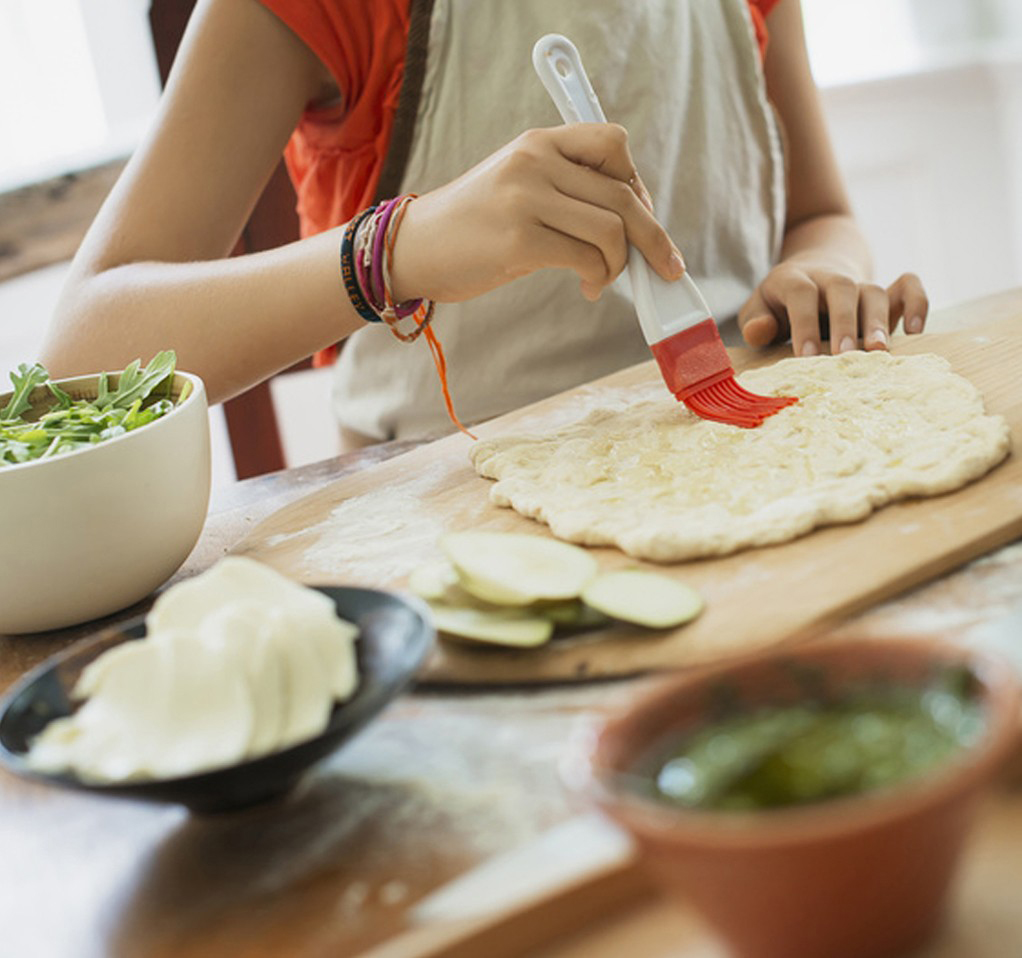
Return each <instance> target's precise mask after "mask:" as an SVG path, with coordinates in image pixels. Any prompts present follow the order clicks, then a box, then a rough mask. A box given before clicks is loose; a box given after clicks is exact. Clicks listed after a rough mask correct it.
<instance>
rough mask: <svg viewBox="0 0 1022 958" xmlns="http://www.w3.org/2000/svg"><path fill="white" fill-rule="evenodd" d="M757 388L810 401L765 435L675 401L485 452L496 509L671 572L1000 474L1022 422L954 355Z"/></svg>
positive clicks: (818, 361) (784, 369)
mask: <svg viewBox="0 0 1022 958" xmlns="http://www.w3.org/2000/svg"><path fill="white" fill-rule="evenodd" d="M740 380H741V382H742V384H743V385H744V386H745V387H746V388H747V389H751V390H752V391H753V392H757V393H760V394H764V395H795V396H798V397H799V400H800V401H799V402H798V403H796V404H795V405H793V406H790V407H788V408H787V409H785V410H783V411H781V412H780V413H778V414H777V415H775V416H772V417H771V418H770V419H768V420H767V421H766V422H765V423H764V424H763V425H762V426H760V427H759V428H757V429H740V428H736V427H734V426H725V425H721V424H719V423H713V422H707V421H705V420H702V419H698V418H696V417H695V416H694V415H693V414H692V413H690V412H689V411H688V410H687V409H685V408H684V406H682V405H681V404H680V403H678V402H676V401H675V400H674V399H663V400H655V401H642V402H636V403H634V404H633V405H630V406H628V407H626V408H623V409H598V410H596V411H594V412H592V413H591V414H590V415H589V416H587V417H586V418H585V419H583V420H581V421H580V422H578V423H575V424H574V425H572V426H570V427H567V428H565V429H562V430H560V431H558V432H555V433H552V434H550V435H546V436H533V437H519V438H515V437H509V438H502V439H495V440H490V441H484V442H479V443H476V445H475V446H474V447H473V450H472V462H473V464H474V465H475V468H476V471H477V472H478V473H479V474H480V475H482V476H485V477H488V478H491V479H496V480H497V483H496V484H495V485H494V486H493V488H492V489H491V490H490V498H491V500H492V501H493V502H495V503H497V504H498V505H501V506H510V507H512V508H513V509H515V510H516V511H518V512H520V513H521V514H522V515H524V516H530V517H532V518H534V519H538V520H539V521H541V522H545V523H547V524H548V525H549V526H550V529H551V531H552V532H553V533H554V535H556V536H557V537H559V538H561V539H567V540H569V541H572V542H580V543H583V544H585V545H614V546H617V547H619V548H620V549H622V550H623V551H624V552H626V553H628V554H629V555H632V556H636V557H639V558H642V559H650V560H653V561H656V562H676V561H680V560H684V559H693V558H697V557H700V556H715V555H726V554H728V553H730V552H736V551H738V550H740V549H745V548H749V547H750V546H760V545H766V544H769V543H776V542H784V541H786V540H788V539H794V538H796V537H797V536H801V535H804V534H805V533H807V532H809V531H810V530H811V529H814V528H815V527H817V526H821V525H828V524H832V523H839V522H854V521H856V520H858V519H862V518H864V517H865V516H867V515H869V514H870V513H871V512H872V511H873V510H874V509H879V508H880V507H881V506H884V505H886V504H887V503H889V502H893V501H895V500H897V499H904V498H906V497H908V496H934V495H939V494H940V493H943V492H949V491H951V490H953V489H957V488H959V487H960V486H963V485H965V484H966V483H968V482H970V481H971V480H973V479H977V478H979V477H980V476H982V475H983V474H984V473H986V472H987V471H989V470H990V469H991V468H992V467H993V466H995V465H996V464H997V463H998V462H1000V461H1001V460H1002V459H1003V458H1004V457H1005V456H1006V455H1007V453H1008V448H1009V444H1010V438H1009V431H1008V426H1007V423H1006V422H1005V420H1004V419H1003V418H1002V417H1000V416H988V415H986V414H985V412H984V410H983V401H982V398H981V396H980V394H979V392H978V391H977V390H976V388H975V387H974V386H973V385H972V384H971V383H970V382H968V380H966V379H963V378H962V377H961V376H959V375H957V374H956V373H954V372H952V371H951V367H950V364H949V363H948V362H947V361H946V360H945V359H943V358H942V357H940V356H935V355H929V354H927V355H921V356H891V355H889V354H888V353H885V352H870V353H865V352H851V353H844V354H842V355H840V356H834V357H832V356H819V357H815V358H811V359H785V360H781V361H780V362H778V363H775V364H774V365H773V366H769V367H766V368H763V369H756V370H752V371H749V372H747V373H745V374H744V375H742V376H741V377H740Z"/></svg>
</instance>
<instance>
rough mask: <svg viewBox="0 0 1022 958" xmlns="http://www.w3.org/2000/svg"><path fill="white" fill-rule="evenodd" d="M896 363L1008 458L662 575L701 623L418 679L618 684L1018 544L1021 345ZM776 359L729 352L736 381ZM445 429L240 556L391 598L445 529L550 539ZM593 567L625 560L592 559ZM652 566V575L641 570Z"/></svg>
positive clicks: (626, 386)
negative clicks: (925, 492) (943, 389)
mask: <svg viewBox="0 0 1022 958" xmlns="http://www.w3.org/2000/svg"><path fill="white" fill-rule="evenodd" d="M894 352H895V353H898V354H908V353H921V352H934V353H938V354H940V355H942V356H945V357H946V358H947V359H948V360H949V361H950V362H951V364H952V366H953V367H954V369H955V371H957V372H958V373H960V374H961V375H963V376H965V377H966V378H968V379H969V380H971V381H972V382H973V383H974V384H975V385H976V386H977V388H978V389H979V390H980V391H981V392H982V394H983V397H984V400H985V403H986V407H987V410H988V411H989V412H991V413H999V414H1001V415H1003V416H1005V417H1006V418H1007V420H1008V422H1009V423H1010V425H1011V429H1012V438H1013V447H1014V449H1015V450H1016V452H1013V453H1012V454H1011V455H1010V456H1009V457H1008V459H1006V460H1005V461H1004V462H1003V463H1002V464H1001V465H1000V466H998V467H997V468H995V469H994V471H993V472H991V473H990V474H988V475H987V476H985V477H984V478H983V479H980V480H979V481H977V482H975V483H972V484H971V485H969V486H966V487H965V488H964V489H961V490H959V491H958V492H955V493H952V494H950V495H945V496H939V497H936V498H931V499H922V500H913V501H907V502H903V503H898V504H895V505H892V506H888V507H886V508H884V509H881V510H880V511H879V512H877V513H874V514H873V515H872V516H870V517H869V518H868V519H866V520H864V521H862V522H858V523H855V524H852V525H844V526H831V527H828V528H823V529H818V530H816V531H815V532H812V533H810V534H809V535H807V536H804V537H802V538H800V539H796V540H794V541H792V542H789V543H785V544H783V545H779V546H772V547H767V548H760V549H753V550H749V551H745V552H740V553H737V554H735V555H731V556H727V557H725V558H719V559H704V560H697V561H691V562H685V563H679V564H675V565H670V566H656V567H655V568H657V569H658V570H659V571H661V572H666V574H668V575H670V576H673V577H676V578H678V579H680V580H682V581H685V582H687V583H689V584H691V585H692V586H694V587H695V588H696V589H698V590H699V591H700V592H701V593H702V594H703V596H704V598H705V600H706V609H705V611H704V612H703V614H702V615H701V616H700V617H699V618H698V619H697V620H696V621H695V622H692V623H690V624H689V625H687V626H685V627H683V628H681V629H678V630H675V631H673V632H665V633H655V634H653V633H648V632H640V631H639V630H629V629H626V628H623V627H622V628H618V629H615V630H606V631H604V632H601V633H594V634H590V635H589V636H587V637H579V638H575V639H559V640H555V641H554V642H552V643H551V644H550V645H548V646H546V647H544V648H541V649H531V650H504V649H493V648H489V647H479V646H474V645H462V644H456V643H451V642H442V643H439V644H438V647H437V649H436V651H435V653H434V655H433V657H432V659H431V661H430V662H429V663H428V665H427V667H426V669H425V671H424V673H423V675H422V680H423V681H425V682H434V683H455V684H457V683H465V684H517V683H535V682H550V681H564V680H577V679H588V678H595V677H602V676H613V675H628V674H635V673H638V672H643V671H647V670H655V669H667V668H677V667H684V666H690V665H695V664H701V663H707V662H710V661H715V660H718V659H721V658H723V657H725V656H731V655H736V654H741V653H747V652H750V651H753V650H755V649H760V648H764V647H767V646H773V645H777V644H779V643H781V642H785V641H796V640H799V639H802V638H806V637H808V636H810V635H812V634H815V633H817V632H819V631H821V630H823V629H825V628H827V627H829V626H831V625H833V624H835V623H836V622H838V621H839V620H841V619H843V618H845V617H847V616H849V615H850V614H853V613H855V612H858V611H861V610H863V609H865V608H867V607H869V606H871V605H873V604H875V603H877V602H879V601H881V600H883V599H886V598H889V597H891V596H893V595H896V594H897V593H899V592H902V591H903V590H905V589H908V588H909V587H911V586H914V585H917V584H919V583H922V582H924V581H927V580H929V579H932V578H934V577H936V576H939V575H941V574H943V573H945V572H947V571H949V570H951V569H953V568H955V567H956V566H959V565H961V564H962V563H964V562H966V561H968V560H970V559H972V558H975V557H976V556H979V555H981V554H983V553H985V552H988V551H990V550H991V549H994V548H996V547H997V546H1000V545H1003V544H1005V543H1007V542H1010V541H1011V540H1013V539H1015V538H1017V537H1018V536H1019V535H1022V459H1020V456H1019V453H1018V451H1017V450H1022V377H1020V375H1019V371H1020V370H1022V336H1020V335H1019V318H1018V317H1015V316H1012V317H1009V318H1007V319H1004V320H999V321H997V322H994V323H988V324H984V325H978V326H974V327H972V328H970V329H968V330H962V331H957V332H950V333H936V334H928V335H926V336H922V337H910V338H904V337H902V338H899V339H897V340H896V341H895V345H894ZM780 355H781V352H780V351H777V352H775V353H772V354H755V353H752V352H750V351H745V350H735V351H732V359H733V361H734V365H735V368H736V369H737V370H739V371H741V370H743V369H747V368H751V367H753V366H758V365H764V364H766V363H768V362H771V361H773V360H774V359H776V358H778V357H779V356H780ZM658 377H659V373H658V372H657V370H656V367H655V365H654V364H653V362H652V361H651V362H649V363H643V364H641V365H639V366H635V367H632V368H630V369H626V370H623V371H621V372H619V373H615V374H613V375H611V376H608V377H606V378H604V379H601V380H598V381H597V382H595V383H592V384H589V385H587V386H583V387H580V388H578V389H574V390H570V391H568V392H565V393H562V394H560V395H558V396H555V397H552V398H550V399H547V400H544V401H542V402H539V403H536V404H534V405H532V406H528V407H525V408H523V409H521V410H518V411H516V412H513V413H509V414H508V415H505V416H501V417H500V418H498V419H495V420H492V421H491V422H489V423H486V424H484V425H482V426H480V427H479V428H478V429H477V433H478V435H479V436H480V437H481V438H489V437H494V436H500V435H515V434H524V433H533V434H535V433H537V432H540V433H541V432H545V431H549V430H552V429H555V428H558V427H560V426H562V425H565V424H567V423H569V422H573V421H575V420H576V419H578V418H580V417H581V416H583V415H585V414H586V413H587V412H588V411H589V410H590V409H592V408H595V407H596V406H599V405H604V404H606V403H607V402H614V401H620V400H621V399H623V398H624V397H626V396H628V395H630V394H634V393H635V391H636V390H642V391H647V392H648V390H649V389H650V388H651V386H652V385H653V384H655V383H657V382H658V381H659V379H658ZM470 446H471V440H469V439H468V438H467V437H465V436H462V435H453V436H449V437H447V438H445V439H441V440H439V441H437V442H434V443H431V444H429V445H426V446H422V447H420V448H418V449H415V450H413V451H411V452H409V453H405V454H404V455H401V456H398V457H396V458H394V459H391V460H388V461H387V462H384V463H382V464H381V465H379V466H376V467H374V468H372V469H369V470H366V471H363V472H360V473H357V474H355V475H352V476H347V477H345V478H343V479H340V480H339V481H337V482H336V483H334V484H332V485H329V486H326V487H324V488H323V489H320V490H319V491H317V492H316V493H314V494H312V495H310V496H309V497H308V498H306V499H303V500H300V501H299V502H296V503H292V504H291V505H289V506H288V507H286V508H285V509H283V510H281V511H280V512H279V513H277V514H275V515H273V516H271V517H270V518H269V519H267V520H265V521H264V522H262V523H261V524H259V525H258V526H256V527H255V528H254V529H253V530H252V531H251V533H250V534H249V535H248V536H247V537H246V538H245V539H244V540H243V541H242V542H241V543H240V544H239V546H238V547H237V548H236V549H235V550H234V551H235V552H238V553H241V554H245V555H249V556H251V557H253V558H256V559H259V560H260V561H263V562H266V563H268V564H269V565H271V566H273V567H275V568H277V569H278V570H280V571H281V572H284V573H286V574H288V575H290V576H292V577H294V578H297V579H299V580H300V581H303V582H306V583H309V584H345V583H347V584H356V585H363V586H370V587H376V588H384V589H401V588H403V587H404V586H405V583H406V581H407V576H408V574H409V573H410V572H411V570H412V569H414V568H415V567H416V566H418V565H420V564H422V563H425V562H428V561H430V560H433V559H436V558H438V556H439V548H438V545H437V543H438V540H439V538H440V536H441V535H443V534H444V533H445V532H450V531H454V530H462V529H492V530H504V531H509V532H510V531H515V532H526V533H532V534H535V535H549V531H548V529H547V527H546V526H545V525H542V524H539V523H537V522H534V521H533V520H530V519H526V518H523V517H521V516H519V515H518V514H517V513H515V512H513V511H511V510H509V509H505V508H501V507H498V506H495V505H493V504H492V503H491V502H490V501H489V490H490V486H491V482H490V481H489V480H487V479H482V478H480V477H479V476H477V475H476V473H475V471H474V470H473V468H472V466H471V464H470V463H469V459H468V450H469V448H470ZM592 551H593V554H594V555H595V557H596V558H597V560H598V562H599V564H600V566H601V568H604V569H610V568H616V567H621V566H625V565H636V560H634V559H632V558H630V557H628V556H625V555H624V554H622V553H621V552H619V551H617V550H615V549H609V548H608V549H594V550H592ZM651 567H653V566H652V565H651Z"/></svg>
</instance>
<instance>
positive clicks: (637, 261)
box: [532, 33, 710, 346]
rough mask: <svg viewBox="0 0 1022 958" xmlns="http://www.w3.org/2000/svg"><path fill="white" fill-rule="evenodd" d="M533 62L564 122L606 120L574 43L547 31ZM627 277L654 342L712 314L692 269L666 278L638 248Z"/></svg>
mask: <svg viewBox="0 0 1022 958" xmlns="http://www.w3.org/2000/svg"><path fill="white" fill-rule="evenodd" d="M532 65H533V66H534V67H535V68H536V73H538V74H539V78H540V80H542V81H543V86H545V87H546V89H547V92H548V93H549V94H550V98H551V99H552V100H553V101H554V105H555V106H556V107H557V109H558V111H559V112H560V114H561V117H562V118H563V120H564V122H565V123H606V122H607V118H606V116H605V115H604V113H603V108H602V107H601V106H600V101H599V100H598V99H597V97H596V93H595V92H594V91H593V87H592V84H591V83H590V82H589V77H588V76H586V71H585V68H584V67H583V66H582V58H581V57H580V56H579V55H578V50H577V49H576V48H575V44H574V43H572V42H571V41H570V40H569V39H568V38H567V37H563V36H561V35H560V34H558V33H548V34H547V35H546V36H545V37H541V38H540V39H539V40H537V41H536V45H535V46H534V47H533V48H532ZM628 278H629V280H630V281H631V287H632V299H633V301H634V303H635V312H636V314H637V315H638V317H639V325H640V326H641V327H642V334H643V336H645V338H646V342H647V343H648V344H649V345H650V346H652V345H653V344H654V343H658V342H660V341H661V340H663V339H666V338H667V337H668V336H673V335H674V334H675V333H678V332H681V331H682V330H683V329H688V328H689V327H691V326H694V325H695V324H696V323H700V322H702V321H703V320H704V319H708V318H709V317H710V309H709V307H708V306H707V305H706V300H704V299H703V297H702V295H701V294H700V292H699V289H698V288H697V287H696V284H695V283H694V282H692V280H691V278H690V277H689V275H688V273H687V272H686V273H685V275H684V276H683V277H682V278H681V279H680V280H677V281H675V282H673V283H668V282H666V281H664V280H662V279H661V278H660V277H659V276H657V274H656V273H654V272H653V271H652V270H651V269H650V268H649V266H648V264H647V263H646V260H645V258H644V257H643V255H642V254H641V253H640V252H639V251H638V250H637V249H636V248H635V247H634V246H629V247H628Z"/></svg>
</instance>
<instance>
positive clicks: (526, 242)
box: [391, 123, 684, 302]
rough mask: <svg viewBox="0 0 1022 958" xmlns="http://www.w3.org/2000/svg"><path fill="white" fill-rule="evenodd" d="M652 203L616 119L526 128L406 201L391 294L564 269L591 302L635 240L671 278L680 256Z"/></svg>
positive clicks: (444, 293)
mask: <svg viewBox="0 0 1022 958" xmlns="http://www.w3.org/2000/svg"><path fill="white" fill-rule="evenodd" d="M650 206H651V204H650V202H649V197H648V194H647V192H646V188H645V187H644V186H643V185H642V182H641V180H640V179H639V177H638V174H637V172H636V169H635V163H634V161H633V160H632V156H631V153H630V151H629V149H628V134H627V133H626V132H625V131H624V130H623V129H622V128H621V127H619V126H616V125H614V124H607V123H579V124H573V125H571V126H558V127H552V128H550V129H542V130H529V131H527V132H526V133H523V134H522V135H521V136H519V137H517V138H516V139H515V140H513V141H512V142H511V143H509V144H508V145H507V146H505V147H503V148H502V149H500V150H498V151H497V152H496V153H494V154H492V155H491V156H489V157H488V158H487V159H485V160H483V161H482V162H481V163H480V164H478V165H477V166H475V167H473V168H472V169H471V170H469V171H468V172H467V173H465V174H463V175H462V176H460V177H459V178H458V179H456V180H454V182H452V183H449V184H448V185H446V186H442V187H440V188H439V189H436V190H433V191H432V192H430V193H426V194H424V195H423V196H421V197H419V199H417V200H416V201H415V202H414V203H412V204H411V205H410V206H409V207H408V212H407V214H406V216H405V219H404V222H403V223H402V226H401V229H400V231H399V232H398V235H397V240H396V243H395V247H394V270H393V275H392V277H391V281H392V286H393V290H394V293H395V295H396V296H398V297H399V298H400V299H412V298H418V297H427V298H429V299H434V300H437V301H439V302H458V301H460V300H465V299H469V298H471V297H473V296H478V295H480V294H482V293H485V292H488V291H489V290H491V289H494V288H495V287H497V286H500V285H502V284H504V283H507V282H510V281H511V280H513V279H517V278H518V277H520V276H525V275H526V274H528V273H531V272H533V271H534V270H538V269H543V268H546V267H558V268H561V269H570V270H574V271H575V272H576V273H577V274H578V276H579V279H580V282H581V288H582V293H583V295H584V296H585V297H586V298H587V299H590V300H595V299H598V298H599V296H600V293H601V292H602V290H603V288H604V287H605V286H606V285H607V284H608V283H610V282H612V281H613V280H614V278H615V277H616V276H617V275H618V273H620V272H621V270H622V269H624V267H625V265H626V263H627V261H628V244H629V243H632V244H634V245H635V246H637V247H638V248H639V250H640V251H641V252H642V253H643V255H644V256H645V257H646V259H647V261H648V262H649V264H650V266H651V267H652V268H653V269H654V270H655V271H656V272H657V273H659V274H660V275H661V276H662V277H663V278H664V279H668V280H670V279H677V278H678V277H679V276H681V274H682V272H683V271H684V265H683V263H682V259H681V255H680V254H679V253H678V251H677V249H676V248H675V246H674V244H673V243H672V242H671V239H670V237H668V235H667V233H666V232H665V231H664V230H663V228H662V227H661V226H660V224H659V223H657V221H656V219H655V218H654V217H653V214H652V213H651V212H650Z"/></svg>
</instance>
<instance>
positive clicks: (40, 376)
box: [0, 350, 187, 466]
mask: <svg viewBox="0 0 1022 958" xmlns="http://www.w3.org/2000/svg"><path fill="white" fill-rule="evenodd" d="M176 361H177V357H176V356H175V354H174V352H173V351H171V350H165V351H164V352H161V353H157V354H156V356H154V357H153V359H152V360H151V361H150V363H149V364H148V365H147V366H146V367H145V368H144V369H142V368H141V362H140V361H139V360H135V361H134V362H133V363H131V364H130V365H129V366H127V367H126V368H125V369H124V371H123V372H122V373H120V375H119V376H118V377H117V381H116V386H114V387H113V388H111V384H110V381H109V379H108V376H107V374H106V373H101V374H100V376H99V388H98V391H97V395H96V398H95V399H75V398H74V397H72V396H71V395H70V394H69V393H67V392H65V391H64V390H63V389H61V388H60V387H59V386H58V385H56V383H53V382H50V376H49V373H48V372H47V371H46V369H45V368H43V366H41V365H39V364H38V363H36V364H35V365H32V366H29V365H27V364H26V363H22V364H21V365H20V366H19V367H18V371H17V372H12V373H11V381H12V382H13V383H14V392H13V394H12V395H11V397H10V399H9V400H8V402H7V404H6V405H5V406H4V407H3V408H2V409H0V466H4V465H14V464H17V463H22V462H29V461H31V460H35V459H46V458H49V457H51V456H56V455H59V454H60V453H64V452H71V451H73V450H75V449H80V448H81V447H83V446H89V445H94V444H95V443H97V442H102V441H103V440H104V439H112V438H114V437H115V436H120V435H123V434H124V433H126V432H130V431H131V430H133V429H138V428H139V427H140V426H145V425H148V424H149V423H151V422H153V420H155V419H159V418H160V417H161V416H164V415H166V414H167V413H168V412H170V411H171V409H173V408H174V405H175V403H174V400H173V399H172V398H171V388H172V386H173V383H174V367H175V364H176ZM41 386H46V388H47V389H48V390H49V393H50V397H51V398H50V400H49V402H48V403H47V405H46V407H45V408H44V409H43V411H42V412H40V411H39V398H38V393H37V390H38V389H39V387H41ZM185 398H187V391H186V392H183V393H182V395H181V396H180V397H179V399H178V402H183V401H184V399H185Z"/></svg>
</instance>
